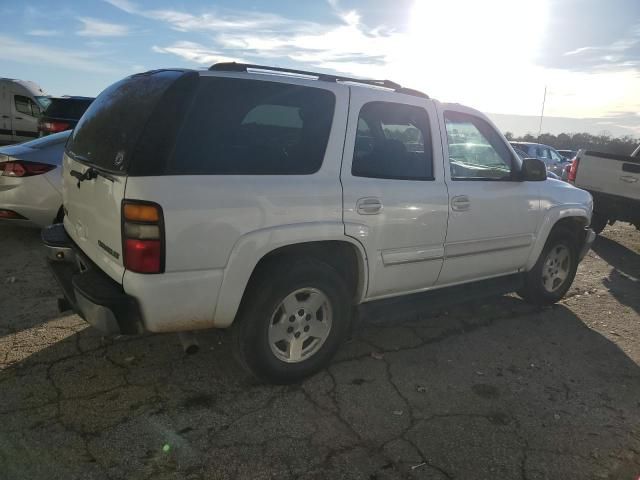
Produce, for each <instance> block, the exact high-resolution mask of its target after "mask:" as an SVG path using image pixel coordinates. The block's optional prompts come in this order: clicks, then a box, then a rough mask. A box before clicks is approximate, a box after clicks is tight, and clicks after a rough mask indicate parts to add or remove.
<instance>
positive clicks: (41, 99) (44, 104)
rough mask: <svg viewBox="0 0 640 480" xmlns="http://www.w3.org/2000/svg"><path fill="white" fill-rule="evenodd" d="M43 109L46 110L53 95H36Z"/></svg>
mask: <svg viewBox="0 0 640 480" xmlns="http://www.w3.org/2000/svg"><path fill="white" fill-rule="evenodd" d="M34 98H35V99H36V101H37V102H38V104H39V105H40V107H42V108H41V109H42V110H46V109H47V107H48V106H49V105H50V104H51V97H34Z"/></svg>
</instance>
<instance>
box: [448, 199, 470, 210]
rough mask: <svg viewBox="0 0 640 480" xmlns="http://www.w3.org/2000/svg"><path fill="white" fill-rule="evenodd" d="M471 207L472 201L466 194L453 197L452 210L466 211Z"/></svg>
mask: <svg viewBox="0 0 640 480" xmlns="http://www.w3.org/2000/svg"><path fill="white" fill-rule="evenodd" d="M470 208H471V201H470V200H469V197H467V196H466V195H457V196H455V197H453V198H452V199H451V210H455V211H456V212H466V211H467V210H469V209H470Z"/></svg>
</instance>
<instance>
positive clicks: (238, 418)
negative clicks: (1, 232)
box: [0, 247, 640, 480]
mask: <svg viewBox="0 0 640 480" xmlns="http://www.w3.org/2000/svg"><path fill="white" fill-rule="evenodd" d="M603 248H604V247H603ZM601 255H602V254H601ZM406 307H407V308H404V309H403V308H398V310H397V318H387V319H369V320H376V323H377V325H375V326H374V325H371V324H367V323H365V324H363V325H362V326H361V327H359V329H358V331H357V332H356V333H355V335H354V339H353V340H352V341H350V342H349V343H348V344H346V345H345V346H344V347H343V348H342V349H341V351H340V352H339V354H338V356H337V358H336V359H335V361H334V362H333V364H332V365H331V366H330V368H328V369H327V370H326V371H323V372H321V373H320V374H318V375H316V376H315V377H313V378H311V379H309V380H307V381H305V382H304V383H302V384H301V385H294V386H286V387H283V386H270V385H259V384H256V383H254V382H252V381H251V380H250V379H249V378H248V377H247V376H246V375H245V374H244V373H243V371H242V370H241V369H240V368H239V367H238V365H237V364H236V363H235V361H234V360H233V357H232V352H231V348H230V342H229V339H228V336H227V335H226V334H224V333H221V332H208V333H205V334H203V335H202V336H201V344H202V349H201V352H200V353H199V354H197V355H195V356H191V357H186V356H184V354H183V353H182V350H181V349H180V346H179V343H178V340H177V337H176V336H174V335H156V336H145V337H132V338H120V339H116V340H105V339H103V338H101V337H100V336H98V335H97V334H96V333H94V332H93V331H92V330H90V329H85V330H82V331H80V332H77V330H78V328H80V327H78V325H79V323H78V319H77V317H69V318H63V319H58V320H52V321H50V322H48V323H47V324H45V326H46V328H48V329H49V330H52V329H58V331H59V332H58V333H57V335H58V337H57V338H56V339H55V340H54V341H51V342H48V343H47V342H44V343H40V344H39V345H40V347H39V349H38V342H34V335H35V338H39V337H38V335H37V334H33V335H32V334H31V333H30V332H31V331H32V330H34V329H36V330H37V329H40V328H43V327H41V326H35V327H33V328H32V329H29V328H26V329H25V330H23V331H21V332H20V334H19V335H18V337H16V339H15V342H16V343H15V348H16V349H18V350H19V349H20V348H26V345H27V343H28V344H29V345H36V346H35V347H33V346H32V347H30V348H33V349H34V351H33V353H31V354H30V355H29V356H27V357H26V358H24V359H22V360H20V361H17V362H16V363H14V364H13V365H12V366H11V367H9V368H7V369H5V370H3V371H0V425H2V426H1V427H0V472H3V475H2V478H3V479H7V480H13V479H25V478H29V479H47V480H49V479H54V478H61V479H62V478H64V479H106V478H110V479H146V478H153V479H165V478H166V479H168V478H175V479H178V478H181V479H182V478H186V479H213V478H216V479H217V478H279V479H281V478H318V479H320V478H354V479H355V478H368V479H387V478H430V479H446V478H462V479H467V478H473V479H483V478H486V479H501V478H504V479H513V478H522V479H529V480H533V479H543V478H554V479H555V478H562V479H571V478H575V479H585V478H612V479H626V478H629V479H635V478H636V477H637V475H638V473H640V463H639V462H640V431H639V426H640V403H639V402H640V369H639V367H638V365H636V364H635V363H634V362H633V361H631V360H630V359H629V358H628V357H627V356H626V355H625V354H624V353H623V352H622V351H621V350H620V349H619V348H618V347H617V346H616V345H615V344H614V343H612V342H610V341H609V340H607V339H606V338H604V337H603V336H601V335H600V334H598V333H597V332H595V331H593V330H590V329H589V328H587V327H586V326H585V324H584V323H583V322H582V321H581V320H580V319H579V318H577V317H576V316H575V315H574V314H573V313H572V312H571V311H570V310H569V309H567V308H566V307H563V306H556V307H553V308H548V309H544V310H537V309H534V308H533V307H530V306H528V305H526V304H524V303H523V302H521V301H520V300H518V299H516V298H515V297H509V296H507V297H500V298H496V299H494V300H492V301H490V302H489V303H485V304H482V305H481V304H474V305H463V306H459V307H457V308H454V309H450V310H448V311H440V312H436V313H434V312H431V313H430V314H429V316H428V317H426V316H425V314H424V313H420V312H416V311H415V309H412V308H411V306H410V305H409V306H406ZM49 318H52V317H49ZM380 320H384V321H380ZM21 336H24V338H22V337H21ZM21 338H22V339H21ZM27 340H28V341H27ZM22 341H24V342H25V343H20V342H22Z"/></svg>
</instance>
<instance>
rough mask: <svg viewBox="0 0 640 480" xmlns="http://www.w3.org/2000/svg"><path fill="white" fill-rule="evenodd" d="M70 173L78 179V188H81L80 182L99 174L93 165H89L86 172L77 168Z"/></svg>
mask: <svg viewBox="0 0 640 480" xmlns="http://www.w3.org/2000/svg"><path fill="white" fill-rule="evenodd" d="M69 174H70V175H71V176H72V177H74V178H77V179H78V188H80V182H84V181H85V180H93V179H94V178H96V177H97V176H98V171H97V170H96V169H95V168H93V167H89V168H87V169H86V170H85V172H84V173H82V172H79V171H77V170H71V171H70V172H69Z"/></svg>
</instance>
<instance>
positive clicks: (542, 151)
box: [511, 142, 570, 177]
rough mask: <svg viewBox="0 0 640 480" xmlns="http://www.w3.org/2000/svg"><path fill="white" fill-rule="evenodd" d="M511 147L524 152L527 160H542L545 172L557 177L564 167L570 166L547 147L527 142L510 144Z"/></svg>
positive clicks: (551, 148)
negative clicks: (545, 167)
mask: <svg viewBox="0 0 640 480" xmlns="http://www.w3.org/2000/svg"><path fill="white" fill-rule="evenodd" d="M511 145H512V146H513V148H517V149H519V150H522V151H523V152H525V153H526V155H527V157H529V158H537V159H539V160H542V161H543V162H544V163H545V165H546V166H547V171H549V172H553V173H555V174H556V175H557V176H558V177H561V176H562V171H563V170H564V168H565V166H566V165H569V164H570V162H569V161H567V160H565V158H564V157H563V156H562V155H560V154H559V153H558V152H557V151H556V150H555V149H554V148H553V147H550V146H548V145H542V144H540V143H529V142H511Z"/></svg>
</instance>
